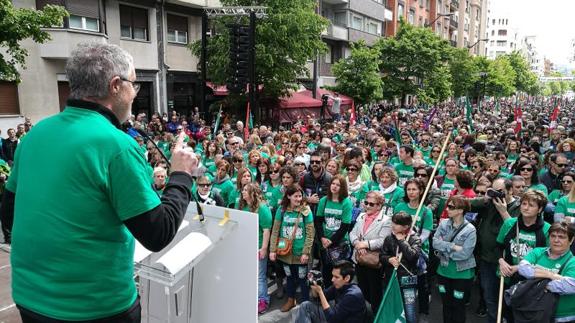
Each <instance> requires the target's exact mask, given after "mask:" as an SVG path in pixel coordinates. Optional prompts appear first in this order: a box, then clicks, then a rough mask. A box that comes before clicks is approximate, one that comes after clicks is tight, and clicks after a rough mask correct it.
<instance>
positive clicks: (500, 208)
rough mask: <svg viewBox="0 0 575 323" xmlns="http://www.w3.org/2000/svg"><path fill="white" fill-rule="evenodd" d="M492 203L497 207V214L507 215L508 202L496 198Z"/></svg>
mask: <svg viewBox="0 0 575 323" xmlns="http://www.w3.org/2000/svg"><path fill="white" fill-rule="evenodd" d="M492 201H493V205H495V208H496V209H497V212H499V214H501V215H505V214H507V201H505V199H504V198H499V197H496V198H494V199H493V200H492Z"/></svg>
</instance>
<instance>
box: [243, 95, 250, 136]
mask: <svg viewBox="0 0 575 323" xmlns="http://www.w3.org/2000/svg"><path fill="white" fill-rule="evenodd" d="M249 126H250V101H248V111H246V123H245V124H244V140H245V141H246V142H248V138H249V137H250V127H249Z"/></svg>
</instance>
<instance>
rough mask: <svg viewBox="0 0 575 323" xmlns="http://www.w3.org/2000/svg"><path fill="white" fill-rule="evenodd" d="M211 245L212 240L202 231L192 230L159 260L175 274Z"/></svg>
mask: <svg viewBox="0 0 575 323" xmlns="http://www.w3.org/2000/svg"><path fill="white" fill-rule="evenodd" d="M211 245H212V241H211V240H210V238H208V236H206V235H205V234H203V233H200V232H192V233H190V234H189V235H187V236H186V237H185V238H184V239H182V240H181V241H180V242H179V243H178V244H177V245H175V246H174V247H173V248H172V249H171V250H169V251H168V252H166V254H164V255H163V256H162V257H161V258H160V259H159V260H158V262H159V263H161V264H162V265H164V267H166V268H167V269H168V270H169V271H170V272H171V273H172V274H175V273H177V272H179V271H180V270H182V269H183V268H184V267H185V266H186V265H187V264H188V263H190V259H195V258H196V257H197V256H198V255H199V254H201V253H202V252H203V251H204V250H206V249H207V248H208V247H209V246H211Z"/></svg>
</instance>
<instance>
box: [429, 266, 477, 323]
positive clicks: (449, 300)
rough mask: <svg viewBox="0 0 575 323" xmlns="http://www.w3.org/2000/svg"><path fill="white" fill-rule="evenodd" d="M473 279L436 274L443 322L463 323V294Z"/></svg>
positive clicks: (466, 291)
mask: <svg viewBox="0 0 575 323" xmlns="http://www.w3.org/2000/svg"><path fill="white" fill-rule="evenodd" d="M472 282H473V279H451V278H445V277H443V276H441V275H437V283H438V284H437V286H438V288H439V294H440V295H441V301H442V302H443V323H465V294H466V293H468V291H469V290H470V286H471V284H472Z"/></svg>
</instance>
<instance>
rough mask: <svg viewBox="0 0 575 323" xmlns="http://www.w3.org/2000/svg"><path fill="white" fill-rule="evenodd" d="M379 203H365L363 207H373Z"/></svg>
mask: <svg viewBox="0 0 575 323" xmlns="http://www.w3.org/2000/svg"><path fill="white" fill-rule="evenodd" d="M378 205H379V203H374V202H365V206H369V207H374V206H378Z"/></svg>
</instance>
